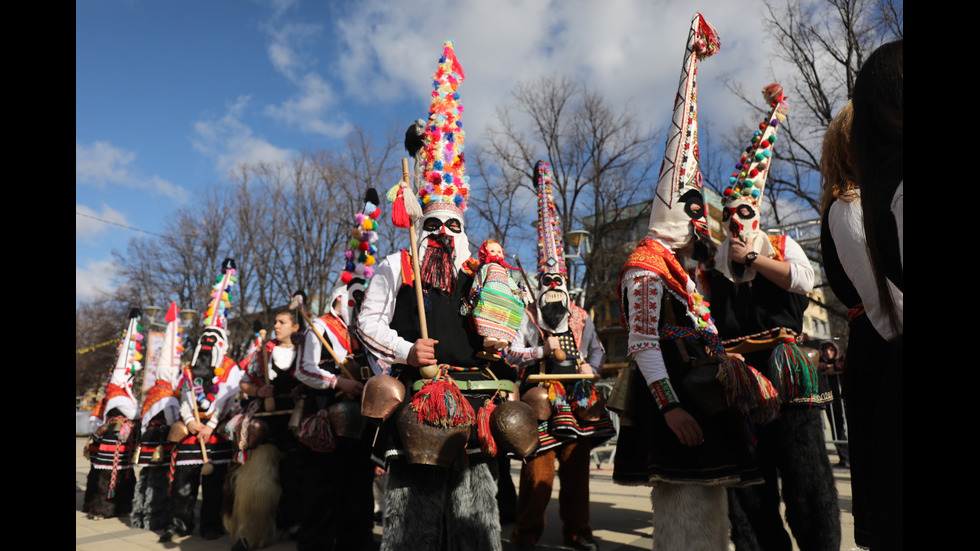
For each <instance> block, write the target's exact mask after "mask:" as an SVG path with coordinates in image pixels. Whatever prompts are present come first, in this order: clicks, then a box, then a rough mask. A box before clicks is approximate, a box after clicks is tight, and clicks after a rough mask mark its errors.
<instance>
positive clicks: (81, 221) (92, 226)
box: [75, 203, 129, 242]
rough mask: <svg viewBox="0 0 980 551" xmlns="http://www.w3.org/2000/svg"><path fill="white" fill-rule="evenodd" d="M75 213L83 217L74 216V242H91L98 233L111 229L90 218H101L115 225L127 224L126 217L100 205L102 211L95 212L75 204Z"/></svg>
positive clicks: (103, 204) (109, 226)
mask: <svg viewBox="0 0 980 551" xmlns="http://www.w3.org/2000/svg"><path fill="white" fill-rule="evenodd" d="M75 212H77V213H82V214H83V216H78V215H77V214H76V215H75V240H76V241H77V240H83V241H88V242H92V238H93V237H95V236H96V235H99V234H100V233H102V232H104V231H107V230H110V229H112V226H111V225H110V224H106V223H105V222H102V221H100V220H95V219H94V218H91V217H96V218H101V219H102V220H106V221H109V222H115V223H117V224H127V225H128V224H129V221H128V220H126V216H125V215H124V214H123V213H121V212H119V211H117V210H115V209H113V208H112V207H110V206H109V205H107V204H105V203H102V211H101V212H100V211H96V210H94V209H92V208H91V207H88V206H86V205H83V204H81V203H75Z"/></svg>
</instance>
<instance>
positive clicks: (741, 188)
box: [723, 84, 789, 241]
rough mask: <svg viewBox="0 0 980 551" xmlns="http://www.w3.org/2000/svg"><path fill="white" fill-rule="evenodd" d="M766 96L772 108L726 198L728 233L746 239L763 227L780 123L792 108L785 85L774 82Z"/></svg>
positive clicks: (738, 165) (738, 166)
mask: <svg viewBox="0 0 980 551" xmlns="http://www.w3.org/2000/svg"><path fill="white" fill-rule="evenodd" d="M762 96H763V97H764V98H765V99H766V102H767V103H768V104H769V112H768V113H767V115H766V118H765V119H763V121H762V122H760V123H759V128H758V130H756V131H755V132H754V133H753V134H752V140H751V143H750V144H749V146H748V147H746V148H745V151H744V152H743V153H742V156H741V157H740V158H739V160H738V162H737V163H736V164H735V172H734V173H732V176H731V178H730V180H729V184H730V185H729V186H728V187H727V188H726V189H725V192H724V198H723V201H724V209H725V211H724V221H725V222H726V227H727V229H728V235H729V236H734V237H739V238H740V239H743V240H745V241H751V240H752V239H753V238H754V237H755V235H756V232H758V231H759V220H760V217H761V213H762V199H763V197H764V196H765V194H764V191H765V187H766V180H767V179H768V177H769V169H770V166H771V164H772V155H773V146H774V144H775V143H776V131H777V130H779V125H780V124H782V123H784V122H786V112H787V111H788V110H789V105H787V103H786V97H785V96H784V95H783V87H782V86H780V85H778V84H770V85H769V86H766V87H765V88H763V89H762Z"/></svg>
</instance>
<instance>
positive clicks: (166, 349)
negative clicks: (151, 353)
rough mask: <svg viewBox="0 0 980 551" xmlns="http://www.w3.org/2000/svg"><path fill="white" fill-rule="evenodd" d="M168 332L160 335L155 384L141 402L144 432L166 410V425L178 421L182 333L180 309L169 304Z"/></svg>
mask: <svg viewBox="0 0 980 551" xmlns="http://www.w3.org/2000/svg"><path fill="white" fill-rule="evenodd" d="M163 319H164V321H166V322H167V329H166V331H165V332H164V334H163V347H162V349H161V350H160V360H159V361H158V362H157V372H156V380H155V381H154V382H153V386H151V387H150V390H149V391H147V393H146V398H144V399H143V428H144V429H146V427H147V425H148V424H149V423H150V421H151V420H152V419H153V417H154V416H156V414H158V413H160V411H163V410H164V409H166V408H168V407H169V408H171V411H170V412H169V413H168V415H167V422H168V423H172V422H173V421H175V420H176V419H178V417H177V415H178V411H177V410H178V408H179V407H180V404H179V403H178V402H177V398H176V393H175V390H176V386H177V381H178V380H179V379H180V357H181V355H182V354H183V353H184V344H183V343H184V330H183V329H182V328H181V327H180V309H178V308H177V303H176V302H171V303H170V308H168V309H167V314H166V315H165V316H164V318H163Z"/></svg>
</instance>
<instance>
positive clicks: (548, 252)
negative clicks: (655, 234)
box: [508, 161, 616, 549]
mask: <svg viewBox="0 0 980 551" xmlns="http://www.w3.org/2000/svg"><path fill="white" fill-rule="evenodd" d="M535 184H536V186H537V188H538V300H537V302H536V308H535V309H534V313H533V314H532V315H534V316H535V318H536V319H532V318H531V317H530V316H527V315H526V316H525V317H524V319H523V320H522V325H521V331H520V334H519V335H518V338H517V339H516V340H515V341H514V343H513V344H512V345H511V346H510V348H509V349H508V361H509V362H510V363H511V364H513V365H518V366H520V367H522V368H526V369H524V376H523V377H522V380H523V381H524V382H523V384H522V387H521V393H522V394H525V393H526V392H527V391H528V390H529V389H531V388H534V387H537V386H539V383H538V382H533V383H529V382H528V376H529V375H531V374H538V375H541V374H548V375H556V374H561V375H576V374H579V373H580V369H579V366H580V364H581V363H583V362H585V363H588V364H589V365H590V366H591V368H592V370H593V372H595V373H599V372H600V371H601V370H602V366H603V363H604V362H605V358H604V356H605V351H604V350H603V348H602V344H601V343H600V342H599V338H598V336H597V335H596V331H595V326H594V325H593V323H592V319H591V318H590V317H589V315H588V314H587V313H586V312H585V310H583V309H582V308H580V307H579V306H577V305H575V304H572V303H571V302H570V301H569V297H568V286H567V277H568V270H567V268H566V266H565V253H564V246H563V243H562V233H561V219H560V218H559V217H558V213H557V210H556V208H555V202H554V197H553V196H552V189H551V173H550V168H549V166H548V163H546V162H545V161H539V162H538V164H537V167H536V169H535ZM545 331H547V332H548V334H549V335H552V334H553V335H554V336H555V337H557V338H558V341H559V343H560V345H561V348H562V350H563V351H564V352H565V360H564V361H560V362H559V361H557V360H555V359H554V357H553V356H549V357H547V358H545V357H544V348H543V346H542V345H543V344H544V342H543V341H544V339H545V338H546V336H545V334H544V332H545ZM539 364H540V366H541V369H540V370H539V369H536V368H535V367H536V366H538V365H539ZM586 375H591V372H589V373H586ZM540 385H541V386H543V387H545V388H547V389H548V394H549V398H550V399H551V404H550V405H551V408H552V412H553V413H552V415H551V417H550V419H546V420H542V421H540V423H539V427H538V435H539V439H540V442H541V444H540V448H539V449H538V451H537V452H536V453H535V455H534V456H532V457H531V458H529V459H528V460H527V461H526V462H525V463H524V465H522V467H521V481H520V494H519V497H518V501H517V522H516V523H515V524H514V531H513V533H512V534H511V542H512V543H514V544H515V545H527V544H531V545H534V544H537V542H538V540H539V539H541V534H542V533H543V532H544V517H545V510H546V509H547V507H548V501H549V500H550V499H551V488H552V486H553V484H554V479H555V459H556V458H557V459H558V463H559V468H558V474H559V477H560V478H561V492H560V493H559V502H560V511H561V518H562V535H563V536H564V539H565V543H566V544H568V545H572V546H573V547H576V548H581V549H595V548H596V544H595V541H594V540H593V538H592V527H591V526H590V524H589V516H590V515H589V454H590V452H591V450H592V446H593V445H594V444H597V443H601V442H603V441H605V440H607V439H608V438H610V437H612V436H613V435H615V433H616V432H615V429H614V428H613V425H612V422H611V421H610V419H609V415H608V414H606V413H605V410H604V409H603V408H602V405H601V404H599V403H598V402H599V398H598V394H597V393H596V389H595V385H593V384H592V381H591V380H590V378H588V377H583V378H581V379H579V380H577V381H576V380H565V381H558V380H551V381H543V382H541V383H540ZM587 411H588V412H589V414H586V413H585V412H587Z"/></svg>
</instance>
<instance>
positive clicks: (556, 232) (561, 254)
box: [534, 161, 568, 276]
mask: <svg viewBox="0 0 980 551" xmlns="http://www.w3.org/2000/svg"><path fill="white" fill-rule="evenodd" d="M534 175H535V184H536V186H537V190H538V273H539V274H541V275H544V274H548V273H550V274H561V275H563V276H565V275H568V269H567V268H566V267H565V247H564V246H563V244H562V237H561V218H559V217H558V209H556V208H555V197H554V195H553V194H552V191H551V166H549V165H548V163H547V161H538V164H537V165H536V166H535V168H534Z"/></svg>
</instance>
